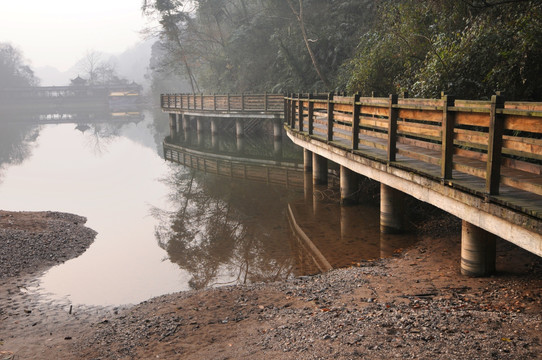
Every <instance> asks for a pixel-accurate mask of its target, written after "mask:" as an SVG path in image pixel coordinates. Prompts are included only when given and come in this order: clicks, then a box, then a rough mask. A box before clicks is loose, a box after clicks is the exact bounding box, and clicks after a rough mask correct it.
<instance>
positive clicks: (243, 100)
mask: <svg viewBox="0 0 542 360" xmlns="http://www.w3.org/2000/svg"><path fill="white" fill-rule="evenodd" d="M243 110H245V94H244V93H241V111H243Z"/></svg>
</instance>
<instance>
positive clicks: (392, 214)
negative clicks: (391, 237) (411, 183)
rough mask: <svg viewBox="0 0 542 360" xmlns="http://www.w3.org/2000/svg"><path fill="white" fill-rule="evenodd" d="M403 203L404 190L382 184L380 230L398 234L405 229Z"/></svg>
mask: <svg viewBox="0 0 542 360" xmlns="http://www.w3.org/2000/svg"><path fill="white" fill-rule="evenodd" d="M403 203H404V195H403V193H402V192H400V191H399V190H396V189H394V188H392V187H389V186H387V185H384V184H380V232H382V233H384V234H397V233H400V232H401V231H402V230H403V218H404V211H405V209H404V208H403Z"/></svg>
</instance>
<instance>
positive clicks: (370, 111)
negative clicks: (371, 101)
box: [360, 104, 389, 117]
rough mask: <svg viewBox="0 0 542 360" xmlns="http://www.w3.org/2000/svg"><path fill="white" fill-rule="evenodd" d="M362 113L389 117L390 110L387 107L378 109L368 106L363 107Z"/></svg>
mask: <svg viewBox="0 0 542 360" xmlns="http://www.w3.org/2000/svg"><path fill="white" fill-rule="evenodd" d="M360 112H361V113H362V114H364V115H365V114H369V115H377V116H386V117H387V116H388V115H389V110H388V108H385V107H376V106H368V105H364V104H362V105H361V110H360Z"/></svg>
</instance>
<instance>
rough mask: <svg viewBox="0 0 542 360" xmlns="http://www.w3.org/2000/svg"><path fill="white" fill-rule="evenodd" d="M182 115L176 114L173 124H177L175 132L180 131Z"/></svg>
mask: <svg viewBox="0 0 542 360" xmlns="http://www.w3.org/2000/svg"><path fill="white" fill-rule="evenodd" d="M182 117H183V115H182V114H177V121H176V122H175V123H176V124H177V131H180V130H181V129H182V126H183V124H182Z"/></svg>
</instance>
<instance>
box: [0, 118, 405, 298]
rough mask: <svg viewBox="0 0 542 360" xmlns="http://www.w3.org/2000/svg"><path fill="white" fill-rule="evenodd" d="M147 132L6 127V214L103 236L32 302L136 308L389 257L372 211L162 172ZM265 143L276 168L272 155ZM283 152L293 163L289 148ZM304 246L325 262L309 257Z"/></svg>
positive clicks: (302, 194) (258, 185) (146, 124)
mask: <svg viewBox="0 0 542 360" xmlns="http://www.w3.org/2000/svg"><path fill="white" fill-rule="evenodd" d="M161 116H163V115H161ZM160 121H163V122H167V118H166V117H165V116H164V118H163V119H161V120H160ZM152 124H153V115H152V113H150V112H146V113H145V116H144V120H142V121H139V122H137V123H133V122H132V123H118V122H117V123H114V122H113V123H112V122H110V123H101V124H100V123H98V124H86V125H84V126H81V124H79V125H76V124H50V125H35V124H34V125H33V124H31V123H27V124H25V125H22V126H15V125H13V124H0V127H1V128H2V131H0V132H2V133H3V134H4V135H1V134H0V137H2V139H0V140H2V141H0V142H1V143H2V145H1V147H0V161H1V164H0V204H1V207H2V208H3V209H5V210H16V211H40V210H51V211H63V212H70V213H75V214H78V215H82V216H85V217H86V218H87V219H88V220H87V224H86V225H87V226H88V227H90V228H92V229H94V230H96V231H97V232H98V235H97V236H96V239H95V242H94V243H93V244H92V245H91V246H90V248H89V249H88V250H87V251H86V252H85V253H84V254H83V255H81V256H80V257H78V258H76V259H72V260H70V261H67V262H66V263H64V264H61V265H58V266H56V267H53V268H52V269H50V270H49V271H47V272H46V273H45V274H44V275H43V276H42V277H41V278H40V279H39V286H38V287H37V288H36V289H34V290H33V291H35V292H37V293H39V294H40V295H41V296H43V297H44V298H45V299H62V300H63V301H68V302H70V303H73V304H83V305H122V304H129V303H137V302H140V301H143V300H146V299H149V298H150V297H153V296H157V295H161V294H165V293H170V292H175V291H182V290H187V289H198V288H204V287H209V286H217V285H222V284H231V283H247V282H252V281H270V280H277V279H282V278H286V277H289V276H292V275H302V274H310V273H315V272H318V271H320V270H322V268H321V264H320V265H319V264H318V261H315V260H314V259H315V258H318V257H324V258H326V261H327V262H328V264H330V265H331V266H333V267H338V266H345V265H348V264H350V263H352V262H355V261H356V259H360V258H376V257H379V256H380V255H382V254H383V253H388V254H389V253H392V252H393V248H392V247H391V245H390V244H391V243H393V239H392V241H390V240H389V239H382V238H381V237H380V235H379V231H378V209H375V208H374V206H368V207H367V206H363V207H353V208H352V210H348V209H347V210H345V209H343V210H341V208H340V207H339V206H338V205H337V201H336V199H331V198H330V197H326V198H322V199H320V200H319V199H318V197H316V198H314V197H312V196H307V195H306V190H307V189H303V186H301V187H300V186H288V187H285V186H280V185H270V184H267V183H265V182H261V181H251V180H246V179H232V178H230V177H226V176H220V175H216V174H212V173H206V172H204V171H201V170H196V169H194V168H193V167H190V166H183V165H181V164H177V163H174V162H170V161H165V160H164V159H163V158H162V151H163V150H162V144H161V143H160V142H161V139H163V137H164V135H165V134H157V133H156V130H154V127H153V126H152ZM226 130H227V129H224V131H226ZM186 138H187V139H188V138H190V139H195V138H196V137H195V136H192V137H186ZM284 141H286V139H284ZM266 142H268V143H269V147H270V150H269V151H270V153H272V154H273V155H272V156H274V157H276V156H277V146H276V143H275V144H273V140H272V139H271V140H269V141H268V140H266ZM193 143H194V141H188V142H185V143H180V145H183V146H185V147H190V146H193ZM204 143H207V144H212V143H213V142H212V141H210V140H209V141H207V142H201V141H200V142H199V145H197V146H196V147H193V149H195V150H197V152H198V153H200V154H201V153H206V152H207V153H209V154H211V153H216V151H210V150H209V151H206V150H205V148H202V147H201V146H202V144H204ZM221 143H222V145H221V146H213V147H214V148H215V150H216V149H218V150H220V149H222V150H221V151H224V149H225V148H227V149H228V151H230V152H235V151H239V152H240V153H239V154H238V155H237V157H241V158H242V157H243V156H245V157H246V156H248V157H251V158H254V157H257V156H258V154H254V153H252V152H251V151H250V149H251V148H253V146H252V145H253V144H254V143H258V139H257V138H256V137H255V136H248V137H247V139H246V144H245V145H243V146H242V147H239V146H236V145H235V139H234V140H232V141H229V140H226V139H225V138H223V139H222V140H221ZM191 144H192V145H191ZM228 144H230V145H228ZM237 145H238V144H237ZM209 146H211V145H209ZM256 148H257V147H256ZM236 149H237V150H236ZM188 150H190V149H188ZM281 151H282V152H284V153H285V154H286V153H287V156H286V157H287V158H288V161H289V162H292V161H295V158H296V156H293V157H292V150H291V146H290V145H284V147H282V146H281ZM293 152H295V149H294V150H293ZM247 153H250V154H247ZM260 155H261V154H260ZM213 156H214V155H211V156H210V159H211V161H212V159H213ZM228 156H229V157H230V158H231V157H232V154H231V153H230V154H229V155H228ZM298 158H299V159H300V157H298ZM292 159H294V160H292ZM283 160H284V159H283ZM206 164H207V163H206ZM298 185H299V184H298ZM357 219H364V220H363V223H361V222H360V221H358V220H357ZM292 220H293V221H292ZM373 221H374V224H373ZM293 223H295V224H297V226H292V224H293ZM370 224H372V225H370ZM300 228H301V229H302V231H303V232H304V235H299V231H297V230H296V229H300ZM307 237H308V238H310V239H312V241H311V242H312V245H313V246H312V247H313V248H314V247H316V248H318V249H319V250H318V251H317V253H319V254H317V255H315V254H314V252H311V247H310V246H308V247H307V244H306V242H304V240H303V239H305V238H307ZM300 239H301V240H300ZM338 244H341V245H340V246H338ZM403 244H404V243H403ZM341 249H342V250H341ZM390 249H391V250H390ZM346 255H349V256H346ZM384 255H385V254H384Z"/></svg>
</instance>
